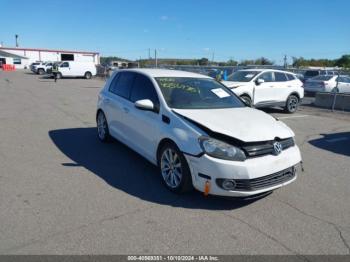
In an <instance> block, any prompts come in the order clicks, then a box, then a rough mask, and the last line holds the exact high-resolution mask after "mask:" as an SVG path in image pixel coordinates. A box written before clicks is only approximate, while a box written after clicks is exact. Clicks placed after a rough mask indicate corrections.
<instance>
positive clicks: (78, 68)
mask: <svg viewBox="0 0 350 262" xmlns="http://www.w3.org/2000/svg"><path fill="white" fill-rule="evenodd" d="M58 72H59V73H60V74H61V75H60V76H61V77H86V74H87V73H90V74H91V75H90V76H96V72H97V70H96V66H95V64H94V63H93V62H75V61H64V62H62V63H61V64H59V66H58Z"/></svg>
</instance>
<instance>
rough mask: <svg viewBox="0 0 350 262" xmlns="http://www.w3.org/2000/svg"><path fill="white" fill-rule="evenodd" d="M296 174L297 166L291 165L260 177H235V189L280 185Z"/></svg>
mask: <svg viewBox="0 0 350 262" xmlns="http://www.w3.org/2000/svg"><path fill="white" fill-rule="evenodd" d="M295 174H296V173H295V167H290V168H288V169H285V170H282V171H280V172H277V173H274V174H271V175H267V176H263V177H259V178H254V179H235V182H236V187H235V189H234V190H237V191H254V190H258V189H263V188H266V187H271V186H275V185H279V184H282V183H284V182H287V181H289V180H291V179H293V178H294V177H295Z"/></svg>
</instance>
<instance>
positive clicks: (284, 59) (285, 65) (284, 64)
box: [283, 55, 288, 68]
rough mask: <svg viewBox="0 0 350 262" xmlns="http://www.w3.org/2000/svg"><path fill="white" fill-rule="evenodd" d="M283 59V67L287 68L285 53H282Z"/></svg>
mask: <svg viewBox="0 0 350 262" xmlns="http://www.w3.org/2000/svg"><path fill="white" fill-rule="evenodd" d="M283 61H284V63H283V66H284V68H287V67H288V64H287V55H284V58H283Z"/></svg>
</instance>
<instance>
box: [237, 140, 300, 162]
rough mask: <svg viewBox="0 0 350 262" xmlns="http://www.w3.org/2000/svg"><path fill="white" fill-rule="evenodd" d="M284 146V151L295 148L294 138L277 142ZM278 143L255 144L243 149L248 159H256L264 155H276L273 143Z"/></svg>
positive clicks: (245, 146)
mask: <svg viewBox="0 0 350 262" xmlns="http://www.w3.org/2000/svg"><path fill="white" fill-rule="evenodd" d="M276 141H277V142H280V143H281V145H282V150H285V149H287V148H289V147H292V146H294V140H293V138H287V139H282V140H276ZM276 141H268V142H264V143H253V144H249V145H244V146H243V147H242V149H243V150H244V152H245V153H246V155H247V157H256V156H262V155H269V154H274V149H273V143H274V142H276Z"/></svg>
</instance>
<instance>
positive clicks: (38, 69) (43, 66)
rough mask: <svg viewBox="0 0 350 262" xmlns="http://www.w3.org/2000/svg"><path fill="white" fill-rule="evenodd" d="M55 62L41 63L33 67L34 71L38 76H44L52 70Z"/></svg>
mask: <svg viewBox="0 0 350 262" xmlns="http://www.w3.org/2000/svg"><path fill="white" fill-rule="evenodd" d="M52 65H53V62H45V63H40V64H38V65H33V68H32V71H33V72H34V73H36V74H44V73H45V72H47V70H49V69H52Z"/></svg>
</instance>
